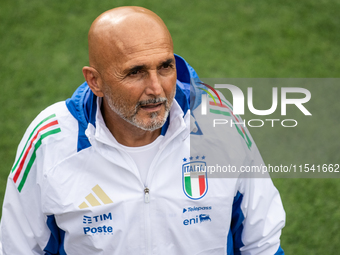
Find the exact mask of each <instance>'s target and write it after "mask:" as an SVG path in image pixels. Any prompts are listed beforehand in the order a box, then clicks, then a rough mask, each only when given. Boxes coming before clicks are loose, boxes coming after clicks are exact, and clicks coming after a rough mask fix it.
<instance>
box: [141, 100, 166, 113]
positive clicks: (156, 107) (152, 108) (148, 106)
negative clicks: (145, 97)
mask: <svg viewBox="0 0 340 255" xmlns="http://www.w3.org/2000/svg"><path fill="white" fill-rule="evenodd" d="M163 104H164V103H163V102H162V103H155V104H145V105H141V106H140V108H141V109H142V110H144V111H147V112H156V111H159V110H160V109H161V107H162V105H163Z"/></svg>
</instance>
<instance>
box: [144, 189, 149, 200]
mask: <svg viewBox="0 0 340 255" xmlns="http://www.w3.org/2000/svg"><path fill="white" fill-rule="evenodd" d="M144 202H145V203H149V202H150V199H149V189H148V188H147V187H145V189H144Z"/></svg>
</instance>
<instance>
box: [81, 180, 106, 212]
mask: <svg viewBox="0 0 340 255" xmlns="http://www.w3.org/2000/svg"><path fill="white" fill-rule="evenodd" d="M92 191H93V192H91V193H90V194H88V195H87V196H86V197H85V201H84V202H82V203H81V204H80V205H79V206H78V207H79V209H84V208H88V207H90V206H93V207H94V206H99V205H103V204H105V205H107V204H112V203H113V201H112V200H111V198H109V196H108V195H106V193H105V192H104V191H103V190H102V188H101V187H100V186H99V185H98V184H97V185H96V186H94V187H93V188H92Z"/></svg>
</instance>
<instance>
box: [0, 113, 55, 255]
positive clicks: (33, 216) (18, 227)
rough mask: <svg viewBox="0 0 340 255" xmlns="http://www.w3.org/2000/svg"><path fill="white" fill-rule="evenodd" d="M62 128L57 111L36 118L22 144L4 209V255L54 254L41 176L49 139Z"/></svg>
mask: <svg viewBox="0 0 340 255" xmlns="http://www.w3.org/2000/svg"><path fill="white" fill-rule="evenodd" d="M59 131H60V128H59V126H58V121H57V120H56V118H55V115H51V116H48V117H46V116H43V120H42V118H37V119H36V120H35V121H33V122H32V124H31V125H30V127H29V128H28V129H27V131H26V133H25V135H24V137H23V139H22V141H21V142H20V144H19V147H18V150H17V155H16V160H15V163H14V164H13V168H12V170H11V171H10V174H9V177H8V181H7V186H6V193H5V198H4V203H3V209H2V219H1V228H0V238H1V243H2V253H3V255H13V254H25V255H33V254H34V255H37V254H50V253H46V251H44V249H45V248H46V247H47V245H48V243H49V241H50V238H51V236H52V235H51V231H50V227H49V226H48V218H49V217H48V216H47V215H45V214H44V213H43V211H42V200H41V183H42V181H41V179H42V177H43V172H42V168H43V166H44V162H45V161H47V160H46V159H45V158H44V148H45V141H46V140H48V138H47V137H48V136H49V135H52V134H56V133H58V132H59Z"/></svg>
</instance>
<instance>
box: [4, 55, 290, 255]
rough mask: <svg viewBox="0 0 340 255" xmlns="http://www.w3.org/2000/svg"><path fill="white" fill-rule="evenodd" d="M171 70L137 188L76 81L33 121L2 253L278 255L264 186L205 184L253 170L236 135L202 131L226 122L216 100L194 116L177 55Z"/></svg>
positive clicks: (12, 183) (241, 133) (195, 94)
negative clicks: (153, 150)
mask: <svg viewBox="0 0 340 255" xmlns="http://www.w3.org/2000/svg"><path fill="white" fill-rule="evenodd" d="M176 66H177V72H178V80H177V90H176V97H175V100H174V103H173V106H172V108H171V111H170V115H169V118H168V120H167V122H166V124H165V125H164V126H163V128H162V134H161V135H163V136H164V138H163V141H162V143H161V144H160V146H159V150H158V153H157V154H156V156H155V158H154V160H153V162H152V164H151V166H150V169H149V172H148V176H147V180H146V185H144V183H143V182H142V181H141V178H140V175H139V171H138V166H137V165H136V164H135V163H134V161H133V160H132V159H131V157H130V156H129V155H128V153H126V152H125V151H124V150H123V149H122V148H121V147H120V146H119V145H118V144H117V141H116V140H115V138H114V137H113V136H112V135H111V133H110V132H109V131H108V129H107V127H106V126H105V123H104V121H103V119H102V118H101V114H99V111H100V107H99V106H98V102H100V101H99V100H98V99H97V98H96V97H95V96H94V94H93V93H92V92H91V90H90V89H89V87H88V86H87V84H86V83H84V84H83V85H81V86H80V87H79V88H78V89H77V91H76V92H75V93H74V95H73V96H72V98H70V99H68V100H66V101H65V102H59V103H56V104H54V105H52V106H50V107H48V108H47V109H45V110H44V111H42V112H41V113H40V114H39V115H38V117H37V118H36V119H35V120H34V121H33V122H32V123H31V125H30V126H29V128H28V129H27V131H26V133H25V135H24V137H23V139H22V141H21V143H20V145H19V147H18V151H17V155H16V159H15V162H14V165H13V168H12V170H11V172H10V175H9V178H8V183H7V189H6V195H5V199H4V204H3V211H2V219H1V232H0V236H1V243H2V253H3V254H6V255H33V254H34V255H37V254H47V255H52V254H53V255H55V254H58V255H65V254H67V255H85V254H86V255H91V254H96V255H104V254H105V255H114V254H115V255H129V254H134V255H136V254H147V255H149V254H154V255H156V254H157V255H161V254H164V255H217V254H218V255H219V254H228V255H231V254H247V255H253V254H254V255H255V254H262V255H263V254H268V255H273V254H283V250H282V249H281V248H280V234H281V229H282V228H283V226H284V224H285V213H284V210H283V207H282V203H281V199H280V196H279V193H278V191H277V190H276V188H275V187H274V186H273V183H272V181H271V179H270V178H242V174H241V175H240V174H237V177H235V176H230V178H226V177H228V176H226V175H224V176H223V175H222V176H220V175H218V174H217V175H215V174H211V172H213V171H215V172H220V173H222V171H221V169H222V167H223V166H224V168H223V169H224V170H226V169H227V168H226V167H227V166H232V167H235V168H234V169H236V168H237V169H239V168H240V167H241V166H252V165H256V164H263V161H262V158H261V156H260V154H259V152H258V149H257V148H256V145H255V143H254V141H253V140H252V138H251V136H250V135H249V132H248V130H247V129H246V128H245V127H243V126H239V127H237V125H234V126H233V128H230V126H226V125H219V126H218V127H215V128H213V126H212V120H213V119H214V118H215V119H216V118H218V119H226V120H230V121H231V120H237V116H234V115H233V114H232V111H231V109H232V108H231V106H230V105H229V103H228V102H227V101H226V100H225V99H224V98H223V96H222V94H219V95H220V96H221V99H222V104H219V105H217V104H214V103H213V99H212V98H209V100H208V103H209V105H208V106H207V111H208V113H207V114H206V115H202V114H201V106H200V105H201V98H203V97H202V95H206V92H204V90H202V89H198V88H199V86H201V87H202V88H204V85H203V84H200V83H195V82H193V81H192V82H191V86H190V79H192V78H196V79H197V78H198V77H197V75H196V73H195V71H194V70H193V69H192V68H191V67H190V66H189V65H188V64H187V63H186V62H185V60H184V59H182V58H181V57H179V56H177V55H176ZM190 87H191V88H190ZM206 89H207V88H206ZM210 92H211V93H213V91H211V90H210ZM216 95H217V94H216ZM189 98H190V99H191V100H189ZM216 100H217V101H218V99H217V97H216ZM210 101H211V102H210ZM219 167H220V168H219ZM207 170H210V172H208V171H207ZM223 174H225V173H223ZM0 253H1V252H0Z"/></svg>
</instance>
